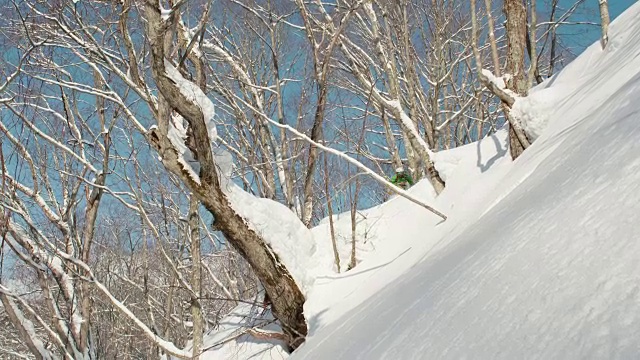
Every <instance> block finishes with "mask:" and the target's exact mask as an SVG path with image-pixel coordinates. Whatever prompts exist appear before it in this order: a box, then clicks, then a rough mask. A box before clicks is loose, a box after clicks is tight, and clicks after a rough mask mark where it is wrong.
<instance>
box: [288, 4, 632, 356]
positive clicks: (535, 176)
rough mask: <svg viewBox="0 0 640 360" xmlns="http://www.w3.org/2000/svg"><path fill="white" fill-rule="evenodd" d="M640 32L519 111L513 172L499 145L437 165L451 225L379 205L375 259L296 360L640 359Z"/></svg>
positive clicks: (625, 18) (538, 92) (334, 291)
mask: <svg viewBox="0 0 640 360" xmlns="http://www.w3.org/2000/svg"><path fill="white" fill-rule="evenodd" d="M639 19H640V4H636V5H634V6H632V7H631V8H630V9H629V10H627V12H626V13H624V14H623V15H621V16H620V17H619V18H618V19H617V20H616V21H615V22H614V23H613V24H612V25H611V29H610V30H611V33H610V43H609V46H608V47H607V49H606V50H605V51H603V50H601V48H600V45H599V44H594V45H593V46H592V47H590V48H589V49H587V51H586V52H585V53H584V54H583V55H581V56H580V57H579V58H578V59H577V60H576V61H574V62H573V63H572V64H571V65H569V66H568V67H567V68H566V69H565V70H564V71H563V72H562V73H561V74H559V75H558V76H556V77H554V78H552V79H549V80H548V81H547V82H545V83H544V84H542V85H541V86H539V87H538V88H536V89H535V90H534V91H532V93H531V95H530V97H529V98H527V99H524V100H520V101H521V103H519V104H518V105H517V109H518V111H520V113H521V115H522V116H523V117H524V119H523V120H524V121H526V122H527V126H529V127H530V128H532V129H535V131H536V132H538V133H539V137H538V138H537V140H536V142H535V143H534V144H533V146H532V147H531V148H530V149H528V150H527V151H526V152H525V153H524V154H523V155H522V156H521V157H520V158H519V159H518V160H517V161H516V162H514V163H513V164H509V162H508V160H507V161H505V160H504V157H503V156H501V155H503V154H504V142H503V138H501V137H500V136H498V137H495V138H493V139H485V140H484V141H483V142H482V143H480V144H476V145H470V146H467V147H464V148H462V149H459V150H458V152H459V153H465V156H470V157H471V160H470V159H469V158H468V157H465V156H456V155H455V153H454V152H451V153H448V154H446V155H443V157H448V159H439V160H441V161H442V160H446V161H444V163H446V164H449V166H448V168H447V171H449V174H448V178H449V179H451V182H449V183H448V186H449V185H450V186H449V187H448V189H447V190H445V193H443V194H442V196H440V197H439V198H438V199H437V203H438V204H439V205H440V206H441V207H445V208H443V209H442V210H443V211H445V212H446V213H447V215H449V220H448V221H447V222H445V223H443V224H440V225H437V226H434V224H435V220H433V219H432V218H431V217H430V216H429V215H428V214H427V213H425V212H420V211H419V210H416V209H412V210H410V211H403V210H401V209H402V208H403V206H402V204H403V203H404V200H403V199H394V200H392V203H393V202H396V205H388V204H385V206H386V207H388V208H387V209H390V208H389V207H390V206H395V207H396V208H397V209H398V210H397V213H395V214H392V213H390V212H385V213H384V215H381V216H383V217H387V218H386V219H385V220H384V223H383V225H381V226H379V227H378V230H376V231H373V232H372V233H373V234H374V235H373V236H377V237H379V238H380V240H379V242H378V244H377V248H376V249H375V252H374V253H372V255H371V256H370V257H369V258H367V259H366V260H365V261H364V262H363V263H362V264H361V265H360V266H359V267H358V268H356V270H355V271H353V272H349V273H347V274H344V275H341V276H339V277H337V276H335V277H334V278H333V279H331V278H328V277H327V278H323V277H320V278H319V279H318V281H316V285H315V287H314V289H313V290H312V291H311V293H310V295H309V301H308V304H307V316H308V317H309V318H310V327H311V336H310V337H309V338H308V341H307V343H306V344H305V345H303V346H302V347H301V348H300V349H299V350H298V351H296V352H295V353H294V354H293V355H292V357H291V358H292V359H305V360H306V359H445V358H446V359H458V358H476V359H521V358H544V359H549V358H561V359H566V358H606V359H621V358H638V357H640V340H639V339H640V336H639V335H640V330H638V329H640V242H639V241H637V238H638V235H637V234H639V233H640V141H639V140H638V139H640V101H638V100H639V99H640V21H639ZM494 141H495V144H492V142H494ZM491 145H493V147H494V149H493V155H491V152H490V151H491ZM474 146H476V147H477V149H474ZM473 150H476V151H473ZM496 150H497V151H496ZM470 161H476V162H477V164H476V166H475V167H474V166H469V162H470ZM456 163H457V165H456ZM472 165H473V164H472ZM490 165H493V166H490ZM470 171H475V172H476V173H475V174H473V173H471V172H470ZM456 172H458V174H456ZM481 172H482V173H483V174H482V176H477V177H475V178H472V177H471V175H477V174H479V173H481ZM420 185H421V186H424V184H420ZM462 189H465V190H466V191H465V192H461V190H462ZM416 191H420V189H416ZM426 193H428V192H426ZM405 206H406V204H405ZM314 231H316V233H315V234H316V235H317V232H318V231H320V229H316V230H314ZM318 237H319V236H318Z"/></svg>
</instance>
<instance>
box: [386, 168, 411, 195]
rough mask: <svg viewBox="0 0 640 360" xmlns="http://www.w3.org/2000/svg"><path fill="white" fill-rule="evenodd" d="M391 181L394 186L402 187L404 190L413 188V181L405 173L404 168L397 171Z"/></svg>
mask: <svg viewBox="0 0 640 360" xmlns="http://www.w3.org/2000/svg"><path fill="white" fill-rule="evenodd" d="M390 181H391V183H392V184H393V185H395V186H398V187H401V188H402V189H404V190H407V189H408V188H409V187H410V186H413V179H411V176H410V175H409V174H407V172H405V171H404V167H402V166H401V167H399V168H397V169H396V174H395V175H393V177H392V178H391V180H390Z"/></svg>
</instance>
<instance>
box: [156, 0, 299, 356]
mask: <svg viewBox="0 0 640 360" xmlns="http://www.w3.org/2000/svg"><path fill="white" fill-rule="evenodd" d="M145 6H146V8H145V10H146V11H145V14H146V18H147V19H146V20H147V33H148V38H149V43H150V48H151V58H152V64H151V66H152V75H153V78H154V80H155V82H156V84H157V86H158V90H159V97H158V98H159V99H158V100H159V101H158V108H157V109H156V111H155V115H156V119H157V121H158V125H159V126H158V128H154V129H152V130H151V131H149V132H148V133H147V139H148V141H149V143H150V144H151V145H152V146H153V147H154V148H155V149H156V150H157V151H158V153H159V154H160V156H161V157H162V161H163V164H164V166H165V167H166V168H167V169H168V170H169V171H171V172H172V173H174V174H176V175H178V176H180V178H181V179H182V181H183V182H184V183H185V185H186V186H188V187H189V189H190V190H191V191H192V192H193V193H194V194H195V195H196V197H197V198H198V199H199V200H200V201H201V202H202V204H203V205H204V206H205V208H206V209H207V210H208V211H209V212H211V214H212V215H213V216H214V218H215V225H216V228H217V229H219V230H220V231H222V232H223V233H224V235H225V238H226V239H227V241H228V242H229V243H230V244H231V245H233V246H234V247H235V248H236V249H237V250H238V251H239V252H240V254H241V255H242V256H243V257H244V258H245V259H246V260H247V262H248V263H249V264H250V265H251V267H252V269H253V270H254V272H255V274H256V276H257V277H258V279H259V280H260V281H261V283H262V285H263V286H264V288H265V291H266V292H267V295H268V296H269V298H270V299H271V303H272V311H273V314H274V316H275V317H276V318H277V319H278V320H280V323H281V325H282V328H283V331H284V332H285V334H286V335H287V336H288V342H289V346H290V347H291V349H295V348H296V347H298V346H299V345H300V344H301V343H302V342H303V341H304V338H305V336H306V335H307V323H306V321H305V318H304V314H303V304H304V301H305V299H304V295H303V294H302V292H301V291H300V289H299V287H298V285H297V284H296V282H295V281H294V279H293V277H292V276H291V274H290V273H289V271H288V269H287V268H286V267H285V266H284V264H283V263H282V262H281V261H280V259H279V258H278V256H277V255H276V254H275V253H274V251H273V250H272V249H271V247H270V246H269V244H268V243H267V242H266V241H265V239H264V238H263V237H262V236H261V235H260V234H258V233H257V232H256V231H255V230H254V229H252V228H251V227H250V225H249V223H248V221H247V220H246V219H245V218H243V217H242V216H241V215H240V214H239V213H238V212H236V210H235V209H234V208H233V206H232V204H231V201H230V199H229V198H228V197H227V194H226V193H225V192H224V191H223V189H222V186H221V183H220V174H219V173H218V170H217V167H216V164H215V161H214V158H213V154H212V151H211V139H210V138H209V131H208V129H207V125H206V122H205V114H204V112H203V110H202V108H201V107H200V106H199V105H198V104H197V103H195V102H194V100H192V99H189V98H187V97H186V96H185V94H184V93H182V91H181V88H180V86H179V84H176V82H174V80H172V78H171V77H169V75H168V73H167V69H166V64H165V61H168V59H166V58H165V54H166V49H165V46H167V45H166V44H167V43H168V42H169V41H170V40H169V41H167V39H171V38H172V37H171V34H170V33H169V32H168V30H169V29H170V28H171V26H170V25H171V24H167V23H166V22H167V21H168V22H170V23H171V22H174V23H175V22H176V21H177V19H176V17H177V15H175V13H174V15H173V16H174V17H173V18H169V19H168V20H166V21H163V20H162V19H161V13H160V9H159V5H158V3H157V2H153V1H147V2H145ZM167 35H169V36H167ZM182 80H184V81H187V80H185V79H182ZM173 111H175V112H177V113H178V114H180V115H181V116H182V117H183V118H184V119H185V120H186V122H187V123H188V128H189V129H188V132H187V134H189V138H190V139H188V141H187V144H186V145H187V146H188V147H189V149H190V151H191V152H192V153H193V155H194V158H195V159H196V160H197V162H198V163H199V165H200V170H199V179H195V178H193V176H192V175H191V174H190V172H189V171H188V169H186V168H185V165H184V164H183V163H181V162H179V161H178V160H179V154H178V152H177V151H176V149H175V147H174V145H173V144H172V142H171V140H170V139H169V138H168V136H167V131H168V127H169V124H168V122H169V119H170V114H171V113H172V112H173Z"/></svg>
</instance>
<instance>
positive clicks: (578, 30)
mask: <svg viewBox="0 0 640 360" xmlns="http://www.w3.org/2000/svg"><path fill="white" fill-rule="evenodd" d="M636 1H637V0H609V15H610V17H611V21H613V20H614V19H615V18H616V17H618V16H619V15H620V14H622V13H623V12H624V11H625V10H626V9H628V8H629V7H630V6H631V5H633V4H634V3H636ZM575 2H576V0H560V7H561V8H563V9H568V8H570V7H571V6H572V5H573V4H574V3H575ZM571 20H573V21H590V22H594V23H596V24H598V25H599V24H600V12H599V10H598V0H586V1H585V2H584V4H582V6H581V7H580V8H579V9H578V10H577V12H576V15H575V16H574V17H572V18H571ZM539 21H543V20H541V19H539ZM559 32H561V33H563V34H564V35H565V41H566V44H567V45H570V46H572V48H573V49H574V54H575V55H579V54H580V53H581V52H582V51H584V49H585V48H586V47H587V46H589V45H591V44H593V43H594V42H596V41H598V39H599V38H600V26H596V25H585V26H581V25H568V26H564V27H562V28H561V30H560V31H559Z"/></svg>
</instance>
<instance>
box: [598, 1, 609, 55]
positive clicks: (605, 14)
mask: <svg viewBox="0 0 640 360" xmlns="http://www.w3.org/2000/svg"><path fill="white" fill-rule="evenodd" d="M599 2H600V26H601V27H602V38H601V39H600V44H601V45H602V49H604V48H605V47H606V46H607V43H608V42H609V21H610V20H609V3H608V2H607V0H599Z"/></svg>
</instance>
